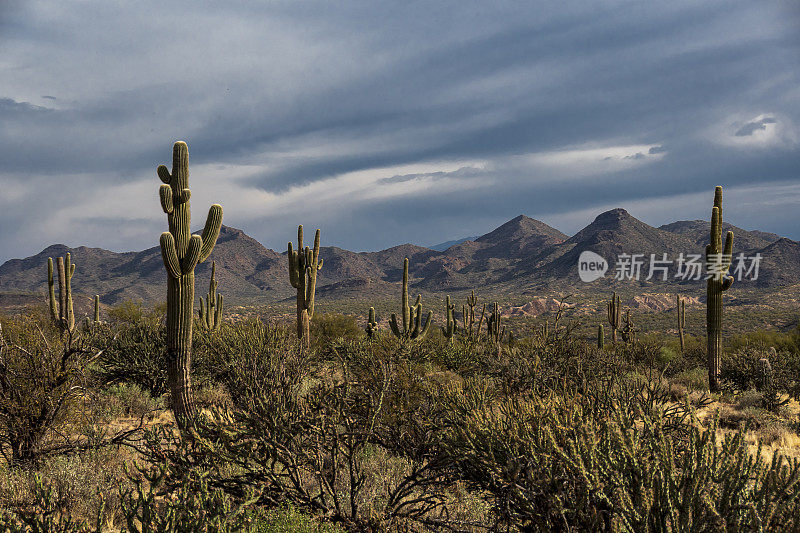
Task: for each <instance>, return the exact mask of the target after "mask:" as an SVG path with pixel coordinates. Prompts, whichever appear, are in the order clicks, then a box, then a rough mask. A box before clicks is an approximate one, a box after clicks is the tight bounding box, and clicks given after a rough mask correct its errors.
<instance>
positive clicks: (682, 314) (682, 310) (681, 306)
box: [675, 294, 686, 353]
mask: <svg viewBox="0 0 800 533" xmlns="http://www.w3.org/2000/svg"><path fill="white" fill-rule="evenodd" d="M675 302H676V304H677V310H678V336H679V337H680V339H681V353H683V351H684V350H685V348H686V345H685V342H686V341H685V337H684V333H683V328H685V327H686V300H684V299H683V298H681V296H680V294H676V295H675Z"/></svg>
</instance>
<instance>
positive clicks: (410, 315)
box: [389, 257, 433, 340]
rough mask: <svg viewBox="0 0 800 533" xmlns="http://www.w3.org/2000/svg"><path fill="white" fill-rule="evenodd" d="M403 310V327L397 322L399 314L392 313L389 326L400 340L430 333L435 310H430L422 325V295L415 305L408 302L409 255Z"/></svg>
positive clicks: (405, 267) (402, 297)
mask: <svg viewBox="0 0 800 533" xmlns="http://www.w3.org/2000/svg"><path fill="white" fill-rule="evenodd" d="M400 307H401V311H402V313H403V324H402V329H401V327H400V325H399V324H398V323H397V315H396V314H395V313H392V318H391V320H389V326H390V327H391V328H392V333H394V336H395V337H397V338H398V339H400V340H417V339H420V340H421V339H422V338H423V337H425V335H427V334H428V330H429V329H430V327H431V323H432V322H433V311H428V316H427V318H426V319H425V325H424V326H423V325H422V295H421V294H420V295H418V296H417V301H416V302H415V303H414V305H410V304H409V302H408V257H406V258H405V260H404V261H403V292H402V294H401V303H400Z"/></svg>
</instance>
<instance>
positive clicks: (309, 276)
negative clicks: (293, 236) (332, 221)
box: [288, 225, 322, 347]
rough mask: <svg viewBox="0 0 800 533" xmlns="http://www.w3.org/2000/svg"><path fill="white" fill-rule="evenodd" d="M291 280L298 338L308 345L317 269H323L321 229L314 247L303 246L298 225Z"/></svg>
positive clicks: (291, 256)
mask: <svg viewBox="0 0 800 533" xmlns="http://www.w3.org/2000/svg"><path fill="white" fill-rule="evenodd" d="M288 257H289V282H290V283H291V284H292V287H294V288H295V289H297V338H298V339H300V340H301V341H302V342H303V344H304V345H305V346H306V347H308V345H309V343H310V339H311V319H312V318H314V293H315V292H316V290H317V271H318V270H320V269H322V259H320V258H319V230H317V233H316V234H315V235H314V249H313V250H311V249H310V248H309V247H308V246H306V247H305V248H303V226H302V225H300V226H297V250H296V251H295V250H294V249H293V248H292V243H291V241H289V253H288Z"/></svg>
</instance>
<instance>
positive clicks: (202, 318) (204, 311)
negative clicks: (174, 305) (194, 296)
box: [198, 296, 206, 324]
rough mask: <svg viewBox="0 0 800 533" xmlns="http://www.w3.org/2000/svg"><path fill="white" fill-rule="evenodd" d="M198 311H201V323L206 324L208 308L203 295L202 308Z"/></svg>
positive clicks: (201, 298) (201, 299)
mask: <svg viewBox="0 0 800 533" xmlns="http://www.w3.org/2000/svg"><path fill="white" fill-rule="evenodd" d="M198 313H200V323H201V324H206V308H205V302H204V301H203V297H202V296H201V297H200V309H199V310H198Z"/></svg>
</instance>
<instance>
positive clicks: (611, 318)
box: [608, 292, 622, 344]
mask: <svg viewBox="0 0 800 533" xmlns="http://www.w3.org/2000/svg"><path fill="white" fill-rule="evenodd" d="M621 316H622V306H621V305H620V302H619V296H617V293H616V292H615V293H614V294H613V295H612V296H611V301H610V302H608V323H609V324H610V325H611V342H612V343H613V344H616V343H617V330H618V329H620V325H621V322H620V318H621Z"/></svg>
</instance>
